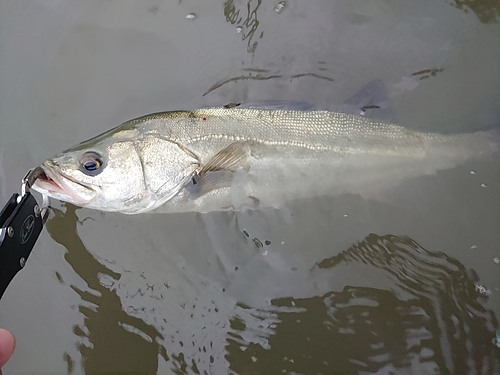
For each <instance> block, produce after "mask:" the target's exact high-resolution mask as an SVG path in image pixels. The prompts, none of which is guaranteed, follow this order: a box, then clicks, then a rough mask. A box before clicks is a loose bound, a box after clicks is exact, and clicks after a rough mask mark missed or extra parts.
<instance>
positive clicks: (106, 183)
mask: <svg viewBox="0 0 500 375" xmlns="http://www.w3.org/2000/svg"><path fill="white" fill-rule="evenodd" d="M498 139H499V136H498V130H490V131H479V132H476V133H464V134H453V135H446V134H433V133H424V132H416V131H411V130H409V129H406V128H404V127H401V126H398V125H393V124H388V123H383V122H379V121H373V120H370V119H368V118H365V117H363V116H357V115H352V114H347V113H340V112H333V111H324V110H292V109H264V108H258V107H256V108H241V107H238V106H234V105H233V106H225V107H220V108H207V109H200V110H196V111H172V112H163V113H155V114H151V115H147V116H143V117H140V118H137V119H134V120H131V121H128V122H126V123H124V124H122V125H120V126H118V127H117V128H114V129H112V130H110V131H107V132H105V133H103V134H101V135H99V136H97V137H95V138H92V139H90V140H88V141H85V142H83V143H81V144H79V145H77V146H76V147H73V148H71V149H68V150H66V151H64V152H62V153H61V154H58V155H56V156H54V157H53V158H51V159H48V160H46V161H45V162H44V163H43V164H42V165H41V167H42V168H43V170H44V172H45V174H44V175H42V176H41V177H40V178H39V179H38V180H37V181H36V183H35V185H34V186H33V189H35V190H37V191H39V192H40V193H42V194H46V195H48V196H50V197H53V198H56V199H59V200H62V201H67V202H70V203H73V204H76V205H79V206H83V207H88V208H93V209H98V210H102V211H115V212H122V213H126V214H138V213H143V212H147V211H151V210H155V209H158V208H159V207H161V208H160V211H161V212H187V211H195V212H209V211H217V210H230V209H241V208H242V207H248V208H259V207H280V206H282V205H283V204H285V203H286V202H288V201H291V200H294V199H300V198H307V197H313V196H323V195H338V194H342V193H351V194H361V195H362V196H365V197H369V196H371V195H372V194H373V193H374V192H377V191H380V189H384V188H387V187H389V186H394V185H396V184H398V183H400V182H401V181H403V180H405V179H408V178H411V177H416V176H420V175H424V174H432V173H435V172H436V171H439V170H443V169H448V168H452V167H455V166H457V165H459V164H461V163H464V162H465V161H467V160H469V159H471V158H481V157H489V156H490V155H492V153H493V152H495V151H497V150H498V144H499V142H498Z"/></svg>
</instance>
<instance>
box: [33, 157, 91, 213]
mask: <svg viewBox="0 0 500 375" xmlns="http://www.w3.org/2000/svg"><path fill="white" fill-rule="evenodd" d="M41 168H42V170H43V172H42V173H41V174H40V175H39V176H38V178H37V179H36V180H35V183H34V184H33V189H35V190H39V192H40V193H42V194H48V195H50V196H53V197H54V198H56V199H61V200H66V201H70V202H74V203H76V204H85V203H88V202H90V201H91V200H92V198H90V199H87V198H84V197H82V196H81V195H79V194H76V193H75V192H74V191H73V189H72V188H71V186H69V185H70V184H75V185H78V187H79V188H83V189H84V191H85V193H86V195H91V196H92V197H93V196H94V195H95V191H94V189H92V188H91V187H90V186H88V185H86V184H84V183H82V182H80V181H77V180H75V179H74V178H72V177H71V176H68V175H66V174H64V173H62V172H60V171H58V172H57V173H56V172H55V171H53V170H52V168H51V167H50V166H48V165H46V164H45V163H44V164H42V165H41ZM66 181H67V182H66ZM68 183H69V184H68ZM37 188H38V189H37Z"/></svg>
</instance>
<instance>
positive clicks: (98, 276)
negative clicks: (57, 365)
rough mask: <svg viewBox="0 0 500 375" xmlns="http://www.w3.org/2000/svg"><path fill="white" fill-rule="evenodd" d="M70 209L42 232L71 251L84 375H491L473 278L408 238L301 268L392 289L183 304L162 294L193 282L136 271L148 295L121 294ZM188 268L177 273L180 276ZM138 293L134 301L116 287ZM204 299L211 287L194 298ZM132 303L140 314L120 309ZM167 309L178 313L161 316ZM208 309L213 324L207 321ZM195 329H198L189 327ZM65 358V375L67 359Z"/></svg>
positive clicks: (487, 322) (115, 276) (487, 335)
mask: <svg viewBox="0 0 500 375" xmlns="http://www.w3.org/2000/svg"><path fill="white" fill-rule="evenodd" d="M66 207H67V210H66V212H65V213H64V214H63V213H62V212H61V211H59V210H55V211H54V212H55V215H54V216H53V217H52V218H51V219H50V220H49V221H48V223H47V228H48V231H49V233H50V234H51V236H52V237H53V238H54V240H56V241H57V242H59V243H61V244H62V245H64V246H65V247H66V248H67V249H68V253H67V254H66V260H67V261H68V262H69V263H70V264H71V266H72V267H73V269H74V270H75V272H76V273H77V274H78V275H80V276H81V277H82V278H83V279H84V280H85V281H86V283H87V284H88V287H89V290H87V291H83V290H80V289H78V288H76V287H75V286H72V288H73V289H74V290H75V292H76V293H78V294H79V296H80V297H81V299H82V304H81V305H80V306H79V311H80V312H81V313H82V314H83V315H84V316H85V324H84V326H81V327H80V326H75V327H74V333H75V335H76V336H78V339H77V341H78V342H80V344H79V350H80V352H81V354H82V359H83V363H82V366H83V368H84V369H85V373H87V374H96V373H107V372H112V371H115V372H120V371H131V372H134V371H136V372H137V373H144V374H154V373H156V372H157V371H158V358H159V357H158V356H161V357H162V358H163V359H164V361H165V362H166V363H168V368H170V369H171V371H173V373H176V374H184V373H186V374H187V373H201V374H221V373H238V374H270V373H288V374H291V373H293V374H319V373H322V374H328V373H342V374H391V373H394V374H395V373H397V374H403V373H407V374H454V373H460V374H465V373H471V374H472V373H476V374H494V373H495V366H497V363H498V362H497V360H496V359H495V355H498V349H497V348H496V347H495V345H494V343H493V340H494V338H495V332H496V330H497V328H498V323H497V321H496V319H495V317H494V316H493V313H492V312H491V311H488V310H486V309H485V308H484V306H483V303H484V302H485V297H484V296H483V295H481V294H480V293H478V291H477V285H478V284H477V283H478V279H477V276H476V275H475V273H474V272H473V271H468V270H466V269H465V267H464V266H463V265H462V264H461V263H460V262H459V261H457V260H456V259H454V258H451V257H450V256H448V255H446V254H444V253H442V252H437V251H429V250H426V249H423V248H422V247H420V246H419V245H418V244H417V243H416V242H414V241H413V240H411V239H409V238H407V237H396V236H391V235H387V236H378V235H375V234H370V235H369V236H368V237H366V238H365V239H364V240H363V241H361V242H359V243H358V244H356V245H354V246H352V247H350V248H349V249H347V250H345V251H343V252H341V253H340V254H337V255H334V256H332V257H330V258H326V259H323V260H320V261H318V262H317V263H316V265H315V266H314V267H313V268H312V269H311V270H310V271H309V277H310V278H311V279H314V278H317V277H321V276H324V275H325V274H330V275H333V274H335V272H338V271H339V270H340V269H341V268H343V267H349V266H352V265H362V266H369V267H371V270H372V271H369V272H370V273H373V275H378V276H376V277H384V278H386V279H387V280H389V284H387V285H388V286H387V287H385V288H381V287H377V286H376V285H375V284H376V283H374V285H339V284H338V282H337V283H332V285H331V289H332V290H331V291H329V292H327V293H324V294H322V295H320V296H309V297H305V298H294V297H285V298H277V299H274V300H272V301H271V303H270V305H269V307H268V308H265V309H262V308H255V307H252V306H247V305H244V304H242V303H238V302H236V301H234V300H232V299H231V298H228V297H225V294H224V289H222V288H221V289H220V290H219V292H218V293H219V296H218V297H217V296H215V297H213V298H212V299H211V300H210V302H209V303H208V304H207V301H208V300H206V301H203V300H202V299H200V298H198V299H197V302H196V303H192V304H191V303H190V302H186V301H188V300H189V298H188V296H187V295H188V294H189V293H188V292H185V293H177V294H176V293H175V292H173V293H170V294H168V293H169V290H171V289H178V290H181V291H182V290H188V289H189V288H188V289H186V288H187V286H186V285H182V283H185V284H193V283H196V280H195V278H194V277H192V276H189V277H188V278H187V279H177V280H176V283H177V285H175V283H170V284H169V282H163V283H161V282H160V281H159V280H154V279H152V278H151V276H148V274H147V273H143V274H141V275H135V276H137V278H136V279H135V280H136V281H135V283H136V284H138V281H137V280H139V279H144V282H145V285H146V288H145V289H144V288H142V289H141V286H140V285H128V286H127V287H126V288H125V287H124V286H123V285H122V286H120V285H121V283H134V279H130V278H129V279H128V281H126V280H125V279H124V276H125V274H124V273H122V274H120V273H119V272H115V271H112V270H110V269H108V267H107V266H105V265H103V264H102V263H101V262H100V261H98V260H97V259H96V258H95V257H94V256H92V255H91V254H90V253H89V252H88V250H87V249H86V248H85V246H84V244H83V243H82V241H81V239H80V238H79V236H78V234H77V224H78V223H79V221H78V217H77V216H76V213H75V208H74V207H73V206H70V205H66ZM88 223H91V221H89V222H84V223H80V225H82V226H85V225H87V224H88ZM332 252H334V251H333V249H332ZM170 262H173V260H172V259H170ZM146 264H147V263H146ZM187 269H188V268H187V267H186V265H183V266H182V267H181V270H180V272H184V271H185V272H187V271H186V270H187ZM165 272H166V273H171V272H168V271H165ZM165 276H167V275H165ZM333 284H335V285H333ZM134 288H135V290H136V293H135V294H134V295H132V296H130V295H128V296H125V295H124V294H123V290H120V289H126V290H127V291H128V292H130V291H131V290H134ZM160 292H161V295H159V294H158V293H160ZM212 292H213V289H210V288H209V287H208V286H206V288H205V290H203V289H202V290H201V293H202V294H208V295H210V294H211V293H212ZM133 300H136V302H137V303H135V306H136V307H137V309H135V311H132V310H130V309H127V308H125V306H127V305H129V307H130V306H131V305H130V303H131V301H133ZM199 304H201V305H202V306H198V305H199ZM174 305H175V306H178V305H181V306H182V309H180V310H175V309H173V308H170V307H169V306H174ZM203 305H205V306H203ZM137 310H142V315H141V311H137ZM146 311H149V313H148V314H145V312H146ZM200 311H201V313H200ZM211 312H213V313H214V314H215V316H216V318H215V319H208V318H207V315H210V313H211ZM173 315H178V316H173ZM151 318H152V319H151ZM170 320H174V321H177V322H178V324H175V325H172V324H168V323H167V322H168V321H170ZM194 320H198V324H196V326H197V327H198V328H197V329H196V328H195V329H192V327H190V325H192V324H195V323H194ZM210 326H211V327H210ZM220 333H222V337H217V336H220ZM201 337H203V339H201ZM219 344H220V345H219ZM68 357H69V356H68V355H66V361H67V362H68V368H71V367H73V366H74V363H73V362H74V361H73V359H71V358H68ZM217 358H218V361H219V363H218V364H217V363H214V362H215V361H216V359H217ZM70 372H71V371H68V373H70Z"/></svg>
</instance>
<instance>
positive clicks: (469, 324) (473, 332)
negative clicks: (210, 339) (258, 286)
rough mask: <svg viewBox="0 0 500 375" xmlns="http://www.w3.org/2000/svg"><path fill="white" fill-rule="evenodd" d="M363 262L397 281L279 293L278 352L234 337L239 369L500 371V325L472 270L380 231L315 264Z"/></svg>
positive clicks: (233, 356) (272, 345)
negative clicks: (498, 341) (498, 342)
mask: <svg viewBox="0 0 500 375" xmlns="http://www.w3.org/2000/svg"><path fill="white" fill-rule="evenodd" d="M358 262H359V263H364V264H368V265H371V266H373V267H375V268H377V269H381V270H383V271H384V272H385V273H386V275H387V276H388V277H389V278H390V279H391V280H392V281H393V283H394V285H393V287H391V288H389V289H388V290H383V289H378V288H373V287H370V286H350V285H347V286H345V287H344V288H343V289H342V290H341V291H331V292H328V293H326V294H324V295H322V296H314V297H311V298H298V299H294V298H280V299H276V300H273V301H272V306H273V308H275V310H276V312H275V315H274V321H275V323H274V326H275V327H276V328H275V331H274V333H273V334H272V335H270V336H269V350H267V349H266V348H263V347H261V346H259V345H255V344H242V342H241V340H230V344H229V347H228V350H229V356H228V358H229V359H230V361H231V363H232V364H235V365H234V367H232V368H233V369H234V370H235V371H237V372H238V373H241V374H260V373H279V372H282V373H300V374H318V373H322V374H328V373H333V372H335V373H337V372H338V373H342V374H359V373H364V374H367V373H370V374H374V373H376V374H402V373H408V374H466V373H470V374H494V373H496V372H495V369H496V366H497V363H498V362H497V361H496V359H495V354H496V355H497V356H498V349H497V348H496V347H495V345H494V344H493V340H494V337H495V330H496V329H497V327H498V323H497V321H496V319H495V317H494V316H493V313H492V312H491V311H487V310H486V309H485V308H484V307H483V305H482V303H481V302H482V301H481V300H482V297H481V296H480V295H479V294H478V293H477V292H476V288H475V282H476V281H477V280H476V276H475V275H474V273H473V272H472V273H471V272H468V271H467V270H466V269H465V267H464V266H463V265H462V264H461V263H460V262H458V261H457V260H456V259H453V258H451V257H449V256H447V255H446V254H444V253H440V252H433V251H428V250H425V249H423V248H422V247H420V246H419V245H418V244H417V243H415V242H414V241H412V240H411V239H409V238H405V237H403V238H400V237H395V236H377V235H374V234H371V235H369V236H368V237H367V238H366V239H365V240H363V241H362V242H360V243H358V244H357V245H355V246H352V247H351V248H349V249H348V250H346V251H344V252H343V253H341V254H339V255H336V256H334V257H331V258H329V259H325V260H322V261H321V262H319V263H318V264H317V266H316V267H315V268H316V269H317V270H325V271H328V272H334V269H333V268H337V267H342V266H343V265H346V264H349V263H358ZM233 325H235V326H236V325H239V326H242V324H241V322H236V321H235V322H233ZM242 330H243V329H242ZM270 369H272V370H270Z"/></svg>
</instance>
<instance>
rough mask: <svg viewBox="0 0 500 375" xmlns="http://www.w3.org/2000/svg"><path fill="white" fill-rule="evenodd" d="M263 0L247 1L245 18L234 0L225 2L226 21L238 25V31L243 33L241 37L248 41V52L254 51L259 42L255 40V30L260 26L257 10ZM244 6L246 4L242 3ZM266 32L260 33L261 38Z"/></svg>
mask: <svg viewBox="0 0 500 375" xmlns="http://www.w3.org/2000/svg"><path fill="white" fill-rule="evenodd" d="M261 3H262V0H249V1H247V2H246V12H245V13H246V15H245V18H243V16H242V15H240V12H241V13H242V14H243V13H244V12H242V11H241V9H238V8H236V5H235V4H234V1H233V0H227V1H226V2H225V3H224V16H225V17H226V21H227V22H229V23H231V25H238V28H237V31H238V32H239V33H241V38H242V39H243V40H246V41H247V52H249V53H254V52H255V49H256V48H257V45H258V44H259V43H258V42H257V41H256V40H254V36H255V32H256V31H257V28H258V27H259V20H258V19H257V10H258V9H259V7H260V4H261ZM242 7H244V5H242ZM263 36H264V32H263V31H262V32H261V33H260V36H259V38H260V39H262V37H263Z"/></svg>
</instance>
